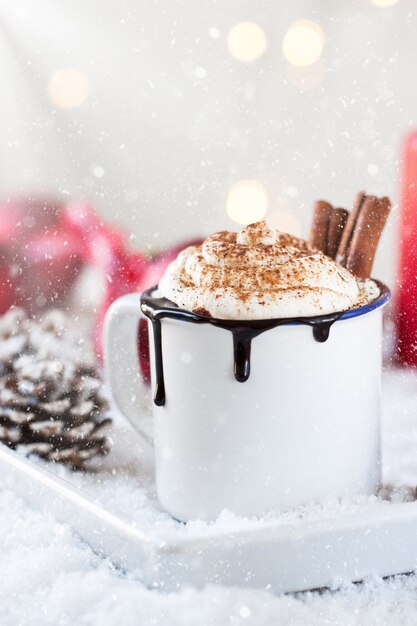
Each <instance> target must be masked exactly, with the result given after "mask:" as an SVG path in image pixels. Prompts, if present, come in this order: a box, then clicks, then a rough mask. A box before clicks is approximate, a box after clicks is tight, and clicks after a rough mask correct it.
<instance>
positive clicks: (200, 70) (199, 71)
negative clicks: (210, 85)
mask: <svg viewBox="0 0 417 626" xmlns="http://www.w3.org/2000/svg"><path fill="white" fill-rule="evenodd" d="M194 73H195V75H196V77H197V78H200V79H202V78H205V77H206V76H207V70H206V69H205V68H204V67H196V68H195V72H194Z"/></svg>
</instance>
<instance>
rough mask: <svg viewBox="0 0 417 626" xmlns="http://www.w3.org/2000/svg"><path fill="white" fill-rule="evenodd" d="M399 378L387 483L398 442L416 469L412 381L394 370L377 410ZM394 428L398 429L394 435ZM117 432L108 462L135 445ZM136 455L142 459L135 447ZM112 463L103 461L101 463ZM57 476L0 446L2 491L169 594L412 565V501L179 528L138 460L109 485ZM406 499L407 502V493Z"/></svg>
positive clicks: (302, 583)
mask: <svg viewBox="0 0 417 626" xmlns="http://www.w3.org/2000/svg"><path fill="white" fill-rule="evenodd" d="M404 380H406V384H405V387H404V389H403V395H402V397H403V400H404V402H408V405H407V406H408V408H407V409H404V406H403V408H402V410H401V413H398V411H397V414H396V415H394V414H393V419H392V420H390V421H389V423H388V424H387V423H386V426H385V436H386V438H388V439H389V440H390V442H391V448H390V450H386V454H385V461H386V465H387V464H388V466H389V467H388V470H389V473H390V475H392V476H394V478H395V477H396V476H397V478H398V476H399V474H400V473H401V472H400V470H401V468H402V470H401V471H402V472H403V474H404V473H407V471H408V473H409V474H410V473H411V474H413V472H414V470H413V466H412V464H411V462H410V463H408V465H407V463H406V462H405V460H404V455H403V451H402V455H401V459H400V460H399V464H397V466H395V455H396V454H397V455H398V451H399V449H400V447H401V446H403V444H404V442H406V445H407V446H408V447H409V448H410V450H409V452H410V454H409V456H411V457H412V460H413V459H414V463H415V457H417V433H416V432H415V431H414V430H410V428H411V427H410V424H409V422H410V421H416V420H415V419H414V415H415V412H414V409H415V408H417V394H415V391H417V379H416V377H415V376H413V377H412V378H410V376H409V377H408V378H407V379H404V378H401V377H400V374H392V375H391V378H390V379H389V380H388V381H386V388H387V386H388V389H389V390H390V393H391V396H392V402H391V400H390V401H389V402H388V403H387V402H385V407H387V404H388V405H389V406H391V408H392V407H394V406H396V407H397V406H398V401H397V400H396V399H395V394H396V393H398V385H401V384H403V386H404ZM415 395H416V399H415V400H414V396H415ZM391 396H390V397H391ZM411 418H413V420H411ZM394 424H395V428H396V429H398V432H397V430H396V431H395V432H394V430H393V428H394V426H393V425H394ZM405 428H409V431H408V432H407V431H404V429H405ZM120 432H121V431H120ZM395 433H397V434H395ZM116 434H117V429H116ZM123 436H124V437H125V441H124V442H123V441H122V440H123ZM123 436H122V437H121V438H119V443H117V441H116V446H115V447H116V451H115V458H117V447H118V446H119V448H121V449H123V455H126V441H127V440H129V442H130V444H129V445H130V454H132V453H133V454H134V455H135V456H136V457H137V456H138V454H139V453H138V451H137V446H138V445H139V443H138V442H137V441H136V440H135V439H134V437H132V434H131V433H130V432H128V433H127V435H126V433H125V434H124V435H123ZM116 439H117V436H116ZM142 455H144V457H146V454H144V453H143V451H142V452H140V454H139V456H142ZM144 457H143V458H144ZM398 459H399V455H398ZM112 462H114V460H113V461H112V456H111V455H110V456H109V457H108V460H107V461H106V463H107V464H109V463H110V465H111V463H112ZM110 465H109V468H110ZM415 465H417V463H415ZM140 467H142V469H140ZM404 468H405V469H404ZM54 471H55V470H54ZM58 471H59V470H58ZM125 471H126V472H127V473H126V474H124V472H125ZM61 473H62V475H64V476H65V477H66V478H67V480H64V479H63V478H62V477H59V476H57V475H56V474H55V473H52V472H51V471H49V470H47V469H45V466H44V465H40V464H35V463H33V462H31V461H29V460H27V459H24V458H23V457H21V456H20V455H19V454H17V453H16V452H13V451H10V450H8V449H7V448H5V447H3V446H0V482H1V483H2V484H3V485H4V486H6V487H9V488H11V489H13V490H14V491H15V492H17V493H18V494H19V495H20V496H21V497H22V498H24V499H25V500H26V501H28V502H30V503H31V504H32V505H33V506H35V507H36V508H38V509H40V510H43V511H45V512H48V513H52V514H53V515H54V516H55V517H56V518H57V519H58V520H59V521H62V522H67V523H69V524H70V525H71V526H72V527H73V529H74V530H75V531H76V532H77V533H79V535H80V536H81V537H82V538H83V539H84V540H85V541H86V542H87V543H88V544H89V545H90V546H91V547H92V548H93V549H94V550H95V551H97V552H98V553H100V554H103V555H105V556H107V557H108V558H110V559H111V560H112V561H113V562H114V563H115V564H116V565H117V566H118V567H120V568H122V569H124V570H129V571H131V572H133V573H134V574H135V575H136V576H138V577H140V578H141V580H143V582H144V583H145V584H147V585H148V586H151V587H157V588H160V589H166V590H173V589H178V588H180V587H182V586H186V585H192V586H202V585H204V584H206V583H219V584H226V585H240V586H243V585H246V586H251V587H258V588H268V589H270V590H272V591H274V592H290V591H301V590H306V589H315V588H319V587H325V586H334V585H337V584H339V583H341V582H346V581H357V580H362V579H363V578H365V577H368V576H371V575H380V576H388V575H392V574H396V573H405V572H409V571H412V570H414V569H415V568H416V566H417V501H411V502H404V501H398V502H395V501H392V500H391V501H390V502H388V501H384V500H381V499H378V498H357V499H354V500H351V501H341V502H330V503H326V504H323V505H316V506H313V505H312V506H310V507H305V508H304V509H302V510H301V509H300V510H298V511H294V512H290V513H288V514H285V515H277V516H271V517H268V518H267V519H264V520H241V519H237V518H233V516H231V515H228V514H224V515H223V517H222V519H220V520H219V521H218V522H216V523H214V524H212V525H208V524H205V523H203V522H193V523H190V524H188V525H184V524H181V523H180V522H175V521H174V520H172V519H171V518H169V516H168V515H166V514H164V513H163V512H161V511H160V510H158V505H157V502H156V501H155V497H154V494H153V493H152V477H151V470H150V468H149V465H146V463H145V465H142V466H140V465H137V466H136V467H134V468H133V471H132V469H131V468H130V470H126V467H123V466H120V467H119V468H118V471H117V472H116V473H117V475H118V478H117V481H118V482H114V483H112V480H115V479H114V477H113V478H112V472H111V471H110V470H108V474H106V473H105V472H103V473H100V474H97V475H96V477H95V478H88V479H85V478H83V477H80V476H79V475H77V474H71V473H69V472H65V471H64V470H61ZM113 474H115V472H114V471H113ZM68 478H69V479H70V480H71V483H70V482H68ZM416 479H417V474H416ZM416 482H417V480H416ZM126 485H130V487H129V489H127V487H126ZM92 493H95V494H96V496H97V497H95V498H93V497H92V495H91V494H92ZM114 493H119V500H120V498H121V499H123V498H124V500H125V502H124V505H126V503H129V506H125V510H122V509H123V507H120V506H119V507H115V504H114V500H112V494H114ZM397 493H398V492H397ZM404 493H407V494H408V497H410V492H409V491H404ZM397 497H398V498H399V497H400V496H397ZM137 501H139V502H140V503H139V505H137ZM103 502H106V505H103ZM129 507H130V508H129ZM115 510H116V512H115Z"/></svg>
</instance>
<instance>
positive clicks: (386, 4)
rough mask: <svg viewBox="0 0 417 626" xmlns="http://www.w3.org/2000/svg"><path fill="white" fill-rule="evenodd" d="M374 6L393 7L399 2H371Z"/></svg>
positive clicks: (381, 0) (379, 0) (386, 0)
mask: <svg viewBox="0 0 417 626" xmlns="http://www.w3.org/2000/svg"><path fill="white" fill-rule="evenodd" d="M369 1H370V2H371V3H372V4H375V6H377V7H392V6H393V5H394V4H397V2H399V0H369Z"/></svg>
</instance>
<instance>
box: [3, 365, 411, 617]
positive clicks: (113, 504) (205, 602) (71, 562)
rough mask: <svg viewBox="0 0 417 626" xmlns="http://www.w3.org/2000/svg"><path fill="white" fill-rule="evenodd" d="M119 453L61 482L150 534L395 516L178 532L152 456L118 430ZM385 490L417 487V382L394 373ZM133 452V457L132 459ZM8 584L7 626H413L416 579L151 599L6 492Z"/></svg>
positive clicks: (201, 530) (387, 389)
mask: <svg viewBox="0 0 417 626" xmlns="http://www.w3.org/2000/svg"><path fill="white" fill-rule="evenodd" d="M114 439H115V441H114V450H113V452H112V454H111V455H110V456H109V457H108V458H107V459H106V461H105V463H104V465H103V468H102V471H101V472H99V473H98V474H97V475H95V476H91V475H90V476H81V475H76V474H75V475H70V474H68V473H67V471H66V470H64V469H63V468H59V469H57V473H59V474H60V475H61V476H64V477H66V478H68V476H70V478H71V481H72V482H73V483H75V484H77V485H78V486H79V487H80V488H82V489H83V490H85V491H86V492H88V493H90V494H93V495H94V497H95V498H96V499H98V500H100V501H102V502H105V504H106V506H107V508H109V509H110V510H112V511H114V512H117V513H118V514H120V515H122V516H123V517H125V518H126V519H130V520H131V521H132V522H133V523H136V524H138V525H140V526H141V527H142V528H143V527H145V528H149V529H152V530H153V531H155V530H157V531H161V532H162V531H163V532H167V531H170V532H184V533H193V534H207V533H208V534H210V533H211V532H215V531H216V529H217V530H218V529H219V528H222V529H223V530H224V529H226V528H230V530H236V529H237V528H241V527H254V526H255V527H256V526H257V525H259V524H262V525H265V524H269V523H273V524H276V523H277V522H279V521H282V522H286V521H289V520H291V521H292V522H294V523H297V521H298V520H300V519H302V518H304V519H305V518H306V517H308V518H317V517H320V516H325V515H328V514H329V511H330V512H332V511H333V512H334V513H335V514H344V512H346V510H347V509H348V510H349V512H354V511H355V510H361V509H363V507H375V506H377V507H378V506H382V507H386V506H389V503H387V502H386V501H381V500H380V499H378V498H363V499H355V501H352V502H349V501H344V502H328V503H326V504H325V505H316V506H314V507H304V508H303V509H299V510H297V511H294V512H290V513H288V514H285V515H281V516H279V517H278V518H277V516H274V515H272V514H271V516H270V517H269V518H267V519H264V520H262V521H257V520H241V519H240V520H238V519H236V518H234V516H232V515H231V514H230V513H227V512H225V513H224V514H223V515H222V516H221V518H220V519H219V520H218V521H217V522H216V523H215V524H213V525H207V524H203V523H201V522H192V523H190V524H188V525H187V526H184V525H178V524H177V523H176V522H174V521H173V520H172V519H171V518H170V517H169V516H168V515H167V514H165V513H164V512H163V511H161V510H160V509H159V507H158V503H157V501H156V498H155V495H154V493H153V490H152V465H151V462H150V458H151V457H150V451H149V450H147V448H146V445H144V444H141V443H140V441H139V440H138V439H136V438H135V437H134V436H132V433H131V432H130V431H129V429H127V428H124V427H122V425H121V424H118V423H116V426H115V429H114ZM383 439H384V447H383V451H384V474H385V475H384V479H385V480H384V482H385V483H386V484H390V485H393V486H394V487H396V489H395V491H394V499H408V498H409V497H410V490H409V488H413V487H414V485H415V484H416V482H417V480H416V477H417V374H412V373H410V372H401V371H397V372H390V373H387V374H386V375H385V380H384V422H383ZM126 451H127V452H126ZM0 532H1V536H2V537H3V539H4V540H3V542H1V544H3V545H1V544H0V557H1V564H2V584H1V587H0V623H1V624H2V626H3V625H8V624H13V625H15V624H20V623H21V624H57V623H59V624H100V625H101V624H103V625H106V624H116V623H117V624H138V623H140V624H167V625H168V626H170V625H171V624H199V625H200V624H204V625H206V624H207V625H210V624H213V625H214V624H215V625H223V624H225V625H226V624H230V625H235V624H256V625H257V626H263V625H267V624H271V625H272V624H274V625H276V624H289V623H291V624H353V623H355V624H371V625H372V624H399V623H401V624H408V623H410V624H415V623H416V622H417V577H416V576H415V575H412V576H397V577H393V578H391V579H388V580H380V579H373V580H368V581H366V582H365V583H363V584H360V585H353V584H352V585H349V586H346V587H344V588H342V589H334V590H329V591H326V592H323V593H317V592H316V593H303V594H297V595H285V596H274V595H272V594H271V593H269V592H267V591H259V590H248V589H237V588H233V589H230V588H223V587H218V586H217V587H215V586H209V587H206V588H205V589H203V590H194V589H187V590H184V591H182V592H179V593H169V594H168V593H161V592H158V591H154V590H148V589H146V588H145V587H144V586H143V585H142V584H141V583H140V582H138V581H137V580H136V578H135V577H134V576H133V575H130V574H122V573H121V572H119V571H117V570H116V569H115V568H114V567H113V566H112V564H111V563H110V562H108V561H106V560H103V559H101V558H99V557H98V556H97V555H95V554H94V553H93V552H92V551H91V549H90V548H89V547H88V546H87V545H86V544H84V543H83V542H82V540H81V539H80V538H79V537H77V536H76V535H75V534H74V533H73V532H72V530H71V528H70V527H69V526H68V525H65V524H61V523H58V522H57V521H56V520H54V519H53V518H52V517H51V516H49V515H46V514H41V513H39V512H37V511H35V510H34V509H33V508H31V507H29V506H28V505H27V504H25V502H24V501H22V500H21V499H20V498H18V497H17V496H16V495H14V494H13V493H11V492H10V491H0Z"/></svg>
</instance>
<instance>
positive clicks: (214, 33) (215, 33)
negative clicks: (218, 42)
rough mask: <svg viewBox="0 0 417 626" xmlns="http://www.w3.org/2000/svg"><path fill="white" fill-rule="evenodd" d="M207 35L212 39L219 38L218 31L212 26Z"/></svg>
mask: <svg viewBox="0 0 417 626" xmlns="http://www.w3.org/2000/svg"><path fill="white" fill-rule="evenodd" d="M209 35H210V37H211V38H212V39H218V38H219V37H220V30H219V29H218V28H216V27H215V26H212V27H211V28H210V29H209Z"/></svg>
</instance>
